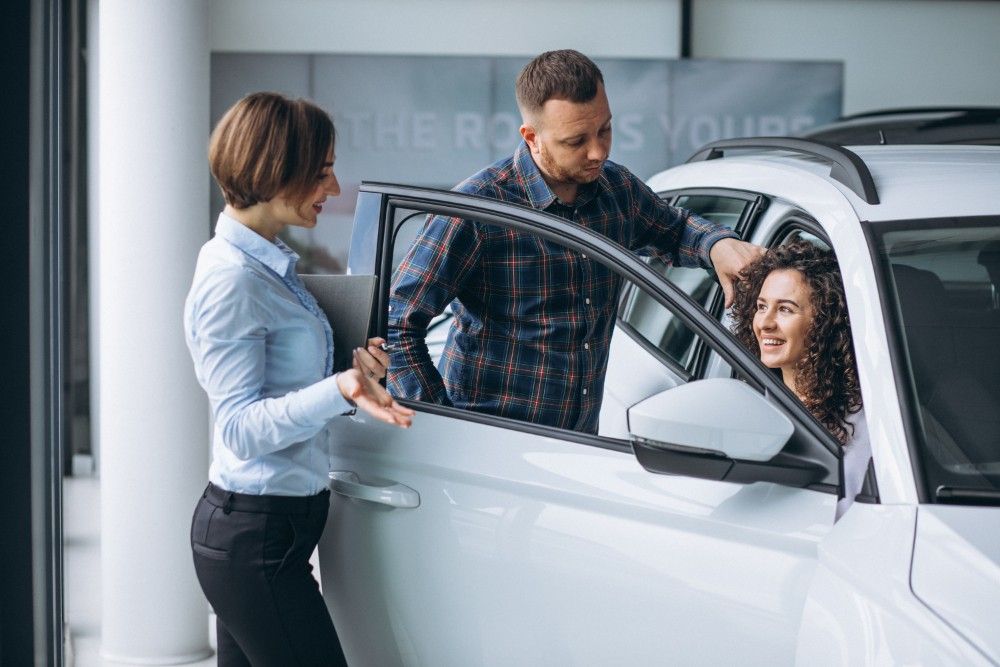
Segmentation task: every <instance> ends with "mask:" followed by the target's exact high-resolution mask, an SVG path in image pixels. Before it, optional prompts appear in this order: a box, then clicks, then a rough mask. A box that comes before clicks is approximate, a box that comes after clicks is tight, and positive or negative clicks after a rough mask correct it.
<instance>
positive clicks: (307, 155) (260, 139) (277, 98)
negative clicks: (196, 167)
mask: <svg viewBox="0 0 1000 667" xmlns="http://www.w3.org/2000/svg"><path fill="white" fill-rule="evenodd" d="M334 140H335V133H334V129H333V121H332V120H330V116H329V115H328V114H327V113H326V112H325V111H323V110H322V109H320V108H319V107H318V106H316V105H315V104H313V103H312V102H309V101H306V100H302V99H296V100H293V99H290V98H287V97H285V96H284V95H279V94H277V93H252V94H250V95H247V96H246V97H244V98H243V99H241V100H240V101H239V102H237V103H236V104H234V105H233V106H232V107H231V108H230V109H229V111H227V112H226V114H225V115H224V116H223V117H222V120H220V121H219V124H218V125H216V126H215V130H213V132H212V138H211V140H210V141H209V145H208V162H209V166H210V167H211V170H212V176H214V177H215V180H216V182H217V183H218V184H219V187H220V188H221V189H222V196H223V198H225V200H226V203H227V204H229V205H231V206H233V207H234V208H238V209H243V208H248V207H250V206H253V205H254V204H257V203H259V202H266V201H270V200H271V199H273V198H274V197H275V196H277V195H279V194H280V195H282V196H286V197H289V198H291V199H293V200H294V199H299V198H304V197H306V196H308V194H309V192H311V190H312V188H314V187H315V186H316V178H317V175H318V174H320V173H321V171H322V169H323V164H324V163H325V162H326V156H327V153H328V152H329V151H330V149H332V148H333V144H334Z"/></svg>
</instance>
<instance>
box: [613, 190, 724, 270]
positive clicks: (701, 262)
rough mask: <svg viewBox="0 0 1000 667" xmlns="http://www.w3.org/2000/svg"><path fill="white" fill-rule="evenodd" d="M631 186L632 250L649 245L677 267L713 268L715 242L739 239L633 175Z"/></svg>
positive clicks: (648, 246)
mask: <svg viewBox="0 0 1000 667" xmlns="http://www.w3.org/2000/svg"><path fill="white" fill-rule="evenodd" d="M629 176H630V177H631V183H630V184H629V185H630V188H631V189H632V192H633V197H632V208H633V210H632V212H631V213H632V219H633V221H634V223H635V230H636V236H635V237H634V240H633V245H632V247H633V249H636V250H637V249H640V248H649V249H651V250H653V251H654V252H656V253H657V254H659V255H660V256H662V257H663V258H664V259H665V260H666V261H668V262H669V263H671V264H674V265H675V266H686V267H699V266H700V267H702V268H705V269H710V268H712V260H711V257H710V255H709V253H710V252H711V250H712V246H713V245H715V242H716V241H719V240H721V239H726V238H739V236H737V234H736V233H735V232H734V231H732V230H731V229H729V228H728V227H724V226H722V225H718V224H716V223H714V222H709V221H708V220H705V219H704V218H702V217H699V216H697V215H695V214H694V213H692V212H691V211H689V210H687V209H686V208H679V207H674V206H670V205H669V204H667V202H665V201H664V200H663V199H662V198H661V197H659V196H658V195H657V194H656V193H655V192H653V191H652V190H651V189H650V188H649V186H647V185H646V184H645V183H643V182H642V181H640V180H639V179H638V178H636V177H635V176H634V175H632V174H629Z"/></svg>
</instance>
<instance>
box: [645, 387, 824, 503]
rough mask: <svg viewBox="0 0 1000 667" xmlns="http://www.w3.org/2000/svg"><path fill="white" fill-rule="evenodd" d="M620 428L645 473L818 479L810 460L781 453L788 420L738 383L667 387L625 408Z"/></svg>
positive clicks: (799, 482)
mask: <svg viewBox="0 0 1000 667" xmlns="http://www.w3.org/2000/svg"><path fill="white" fill-rule="evenodd" d="M628 421H629V433H630V436H631V439H632V448H633V450H634V451H635V455H636V458H637V459H638V460H639V463H640V464H641V465H642V467H644V468H645V469H646V470H648V471H650V472H654V473H658V474H669V475H686V476H689V477H699V478H702V479H713V480H719V481H727V482H736V483H741V484H749V483H751V482H773V483H776V484H784V485H788V486H797V487H803V486H808V485H809V484H813V483H815V482H818V481H820V480H821V479H822V478H823V477H824V476H825V474H826V469H825V468H824V467H823V466H822V465H819V464H818V463H816V462H815V461H808V460H805V459H802V458H800V457H796V456H793V455H790V454H787V453H783V452H782V449H783V448H784V446H785V444H786V443H787V442H788V440H789V438H791V436H792V434H793V433H794V431H795V427H794V425H793V424H792V421H791V420H790V419H789V418H788V416H787V415H785V414H784V413H783V412H782V411H781V410H780V409H779V408H777V407H776V406H775V405H773V404H772V403H771V402H770V401H768V400H767V399H766V398H764V397H763V396H761V395H760V394H758V393H757V392H756V391H754V390H753V389H751V388H750V387H749V386H748V385H747V384H746V383H744V382H740V381H739V380H732V379H728V378H712V379H707V380H699V381H695V382H689V383H687V384H684V385H680V386H677V387H673V388H671V389H668V390H666V391H663V392H660V393H658V394H656V395H654V396H651V397H649V398H647V399H646V400H644V401H642V402H640V403H637V404H636V405H634V406H632V407H631V408H630V409H629V411H628Z"/></svg>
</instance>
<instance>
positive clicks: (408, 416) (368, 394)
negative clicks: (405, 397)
mask: <svg viewBox="0 0 1000 667" xmlns="http://www.w3.org/2000/svg"><path fill="white" fill-rule="evenodd" d="M354 364H355V367H354V368H352V369H350V370H346V371H343V372H342V373H340V374H338V375H337V387H338V388H339V389H340V393H341V394H342V395H343V397H344V398H346V399H347V400H349V401H352V402H353V403H354V404H355V405H357V406H358V408H360V409H361V410H364V411H365V412H367V413H368V414H370V415H371V416H372V417H375V418H376V419H380V420H382V421H384V422H386V423H388V424H394V425H395V426H400V427H402V428H409V427H410V424H411V423H412V422H413V410H411V409H410V408H407V407H405V406H402V405H400V404H399V403H397V402H396V400H395V399H394V398H393V397H392V396H390V395H389V392H387V391H386V390H385V387H383V386H382V385H380V384H379V383H378V381H377V380H375V379H373V378H370V377H368V376H367V374H366V373H362V372H361V371H360V370H358V367H359V365H360V364H359V361H358V352H357V351H356V350H355V352H354Z"/></svg>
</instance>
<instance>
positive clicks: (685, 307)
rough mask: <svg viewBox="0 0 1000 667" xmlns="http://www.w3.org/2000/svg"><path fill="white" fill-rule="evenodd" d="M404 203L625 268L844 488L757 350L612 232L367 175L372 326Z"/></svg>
mask: <svg viewBox="0 0 1000 667" xmlns="http://www.w3.org/2000/svg"><path fill="white" fill-rule="evenodd" d="M397 208H404V209H406V210H427V211H428V212H432V213H435V214H447V215H454V216H455V217H460V218H461V217H467V216H472V217H476V218H478V219H480V220H483V221H484V222H487V223H490V222H493V223H496V224H499V225H501V226H504V227H509V228H512V229H515V230H521V231H526V232H531V233H534V234H537V235H539V236H540V237H542V238H544V239H547V240H550V241H554V242H557V243H560V244H562V245H563V246H565V247H567V248H569V249H572V250H576V251H578V252H581V253H584V254H586V255H587V256H588V257H589V258H590V259H592V260H594V261H597V262H599V263H601V264H603V265H605V266H606V267H608V268H610V269H611V270H613V271H615V272H617V273H619V274H620V275H621V276H622V277H623V278H625V279H627V280H629V281H630V282H631V283H633V284H634V285H636V286H638V287H639V288H641V289H643V290H645V291H646V292H647V293H648V294H650V295H651V296H653V298H654V299H655V300H656V301H657V302H658V303H659V304H660V305H662V306H663V307H665V308H667V309H669V310H671V311H672V312H673V313H674V314H675V315H676V316H677V317H679V318H680V319H681V321H682V323H683V324H684V325H685V326H687V327H689V328H690V329H692V330H693V331H694V333H695V335H696V336H698V337H699V338H700V339H701V341H703V343H704V344H706V345H707V346H708V347H709V348H711V349H712V350H713V351H715V352H716V353H717V354H718V355H719V356H720V357H721V358H722V359H723V360H724V361H725V362H726V363H728V364H729V365H730V366H731V367H732V368H733V369H734V370H736V371H737V373H738V375H739V376H740V377H741V378H743V379H744V380H745V381H747V382H748V383H749V384H750V385H751V386H752V387H754V388H755V389H756V390H757V391H759V392H760V393H762V394H763V395H764V396H765V397H766V398H767V399H768V400H770V401H772V402H773V403H775V404H777V405H778V406H779V408H780V409H782V410H783V411H784V412H785V414H787V415H789V417H791V418H792V423H793V425H794V429H795V431H794V434H793V436H792V439H791V443H790V444H792V445H794V449H795V450H796V451H795V453H796V454H801V455H803V456H805V457H806V458H809V459H810V460H816V459H818V460H819V462H821V464H822V465H824V466H825V467H826V469H827V471H828V474H827V476H826V477H824V479H823V481H821V482H819V483H816V484H812V485H809V486H808V487H807V488H810V489H814V490H820V491H825V492H828V493H838V490H839V486H840V475H839V467H840V457H841V451H840V447H839V446H838V445H837V443H836V441H835V440H834V439H833V437H832V436H831V435H830V434H829V433H828V432H827V431H826V430H825V429H824V428H823V427H822V425H821V424H819V423H818V422H817V421H816V420H815V419H814V418H812V416H811V415H810V414H809V413H808V411H806V409H805V407H804V406H803V405H802V404H801V402H800V401H799V400H798V399H797V398H796V397H795V396H794V395H793V394H792V393H791V392H790V391H789V390H788V389H787V388H786V387H785V386H784V384H783V383H782V382H780V380H779V379H778V378H776V377H775V376H774V374H773V373H772V372H771V371H770V369H768V368H766V367H765V366H764V365H763V364H761V363H760V361H759V360H758V359H757V358H756V357H754V356H752V355H750V354H749V352H748V351H747V350H745V349H744V348H743V346H742V345H741V344H740V343H739V341H737V340H736V338H735V337H733V336H732V334H731V333H730V332H728V331H727V330H726V329H725V328H724V327H723V326H722V325H721V323H720V322H719V321H718V320H717V319H716V318H715V317H714V316H713V315H712V314H711V313H710V312H709V311H706V310H705V309H704V308H703V307H702V306H701V305H700V304H699V303H697V302H696V301H694V300H693V299H691V298H690V297H689V296H688V295H687V294H686V293H685V292H684V291H683V290H681V289H679V288H677V287H676V286H675V285H673V284H671V283H670V282H669V281H667V280H666V279H665V278H663V277H662V276H660V275H659V274H658V273H657V272H656V271H654V270H653V269H651V268H650V267H649V266H648V265H647V264H646V263H645V262H644V261H643V260H642V258H640V257H639V256H638V255H636V254H635V253H633V252H631V251H629V250H627V249H625V248H623V247H621V246H619V245H618V244H616V243H614V242H613V241H611V240H610V239H608V238H607V237H604V236H602V235H600V234H598V233H596V232H593V231H591V230H589V229H586V228H584V227H582V226H580V225H579V224H576V223H573V222H570V221H567V220H565V219H563V218H559V217H556V216H553V215H550V214H547V213H544V212H540V211H537V210H535V209H532V208H529V207H525V206H521V205H517V204H511V203H506V202H501V201H498V200H495V199H489V198H485V197H477V196H473V195H467V194H463V193H457V192H452V191H447V190H439V189H434V188H422V187H415V186H408V185H399V184H392V183H382V182H363V183H362V184H361V186H360V188H359V192H358V204H357V208H356V214H355V223H354V236H353V237H352V243H351V254H350V257H349V269H348V270H349V272H350V273H356V274H360V273H369V274H371V273H374V274H377V275H378V276H379V281H378V283H379V294H378V297H377V298H376V299H375V305H374V307H373V308H374V309H373V312H372V320H371V321H372V322H373V333H375V334H378V335H385V333H386V331H387V326H388V323H387V312H388V310H387V306H388V300H389V288H390V285H391V282H392V276H391V270H392V269H391V266H390V264H391V262H386V261H384V258H386V257H391V256H392V241H393V236H394V234H392V233H387V228H388V226H389V224H390V221H391V219H392V212H393V211H394V210H395V209H397ZM393 231H395V230H393ZM401 402H402V403H404V404H405V405H408V406H410V407H412V408H414V409H416V410H418V411H422V412H430V413H435V414H441V415H446V416H449V417H453V418H458V419H464V420H470V421H476V422H480V423H487V424H495V425H498V426H502V427H504V428H509V429H515V430H520V431H525V432H530V433H535V434H538V435H542V436H546V435H547V436H553V437H558V438H561V439H564V440H570V441H576V442H580V443H582V444H588V445H594V446H598V447H602V448H605V449H613V450H617V451H631V449H632V447H631V445H630V444H629V443H628V442H626V441H622V440H618V439H615V438H603V437H600V436H596V435H590V434H585V433H579V432H574V431H568V430H565V429H559V428H555V427H550V426H543V425H538V424H531V423H527V422H522V421H518V420H513V419H507V418H503V417H497V416H493V415H486V414H481V413H474V412H471V411H468V410H462V409H459V408H454V407H448V406H441V405H434V404H429V403H426V402H423V401H410V400H406V399H402V401H401Z"/></svg>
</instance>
